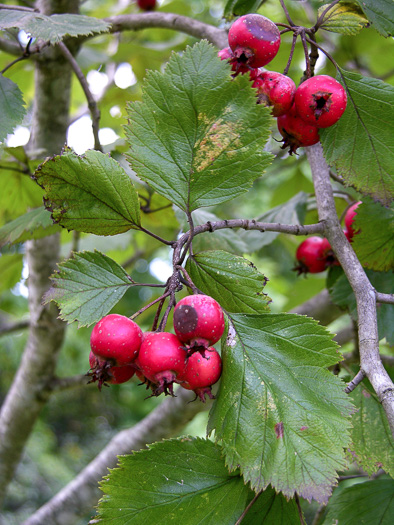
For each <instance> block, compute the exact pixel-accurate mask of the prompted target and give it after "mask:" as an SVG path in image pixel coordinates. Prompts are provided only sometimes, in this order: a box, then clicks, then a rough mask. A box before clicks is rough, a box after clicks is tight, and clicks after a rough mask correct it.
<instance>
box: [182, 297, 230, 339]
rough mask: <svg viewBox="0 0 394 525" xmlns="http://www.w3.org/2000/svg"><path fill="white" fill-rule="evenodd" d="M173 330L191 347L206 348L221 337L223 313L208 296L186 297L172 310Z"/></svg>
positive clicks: (216, 303)
mask: <svg viewBox="0 0 394 525" xmlns="http://www.w3.org/2000/svg"><path fill="white" fill-rule="evenodd" d="M174 330H175V333H176V335H177V336H178V338H179V340H180V341H182V342H184V343H187V344H189V345H190V346H191V347H202V348H208V347H209V346H211V345H213V344H215V343H216V342H217V341H219V339H220V338H221V337H222V335H223V332H224V315H223V311H222V309H221V308H220V305H219V303H218V302H217V301H215V299H213V298H212V297H210V296H209V295H202V294H196V295H188V296H187V297H184V298H183V299H181V300H180V301H179V303H178V304H177V305H176V307H175V309H174Z"/></svg>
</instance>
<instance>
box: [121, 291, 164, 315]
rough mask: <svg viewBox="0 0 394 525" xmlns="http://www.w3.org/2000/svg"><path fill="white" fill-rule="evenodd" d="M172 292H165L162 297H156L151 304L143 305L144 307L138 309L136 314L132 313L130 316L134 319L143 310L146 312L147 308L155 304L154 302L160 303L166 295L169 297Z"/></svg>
mask: <svg viewBox="0 0 394 525" xmlns="http://www.w3.org/2000/svg"><path fill="white" fill-rule="evenodd" d="M170 294H171V292H165V293H164V294H163V295H161V296H160V297H158V298H157V299H155V300H154V301H151V302H150V303H149V304H147V305H145V306H143V307H142V308H140V309H139V310H138V312H136V313H135V314H133V315H131V316H130V319H131V320H132V321H133V320H134V319H135V318H136V317H138V316H139V315H141V314H142V313H143V312H145V310H148V308H150V307H151V306H153V305H154V304H156V303H158V302H159V301H162V300H163V299H165V298H166V297H168V296H169V295H170Z"/></svg>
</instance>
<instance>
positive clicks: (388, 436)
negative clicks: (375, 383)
mask: <svg viewBox="0 0 394 525" xmlns="http://www.w3.org/2000/svg"><path fill="white" fill-rule="evenodd" d="M366 383H367V382H366V381H363V383H362V384H361V385H360V386H359V387H357V388H356V389H355V390H353V392H351V393H350V394H349V395H350V398H351V400H352V402H353V403H354V404H355V406H356V407H357V409H358V410H357V411H356V412H355V413H354V414H353V416H352V424H353V428H352V429H351V438H352V444H351V445H350V447H349V449H350V452H351V454H352V458H353V459H354V460H355V461H356V462H357V464H358V465H359V466H360V467H361V468H362V469H363V470H365V472H367V473H368V474H369V475H372V474H374V473H376V472H377V471H378V470H379V469H380V468H382V469H383V470H384V471H385V472H387V474H390V475H391V476H393V475H394V439H393V436H392V433H391V430H390V426H389V424H388V421H387V417H386V414H385V412H384V409H383V407H382V404H381V403H380V402H379V400H378V399H377V398H376V395H375V393H374V391H373V389H372V388H371V387H370V386H369V385H367V384H366Z"/></svg>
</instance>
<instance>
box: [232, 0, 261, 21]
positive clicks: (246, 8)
mask: <svg viewBox="0 0 394 525" xmlns="http://www.w3.org/2000/svg"><path fill="white" fill-rule="evenodd" d="M263 2H264V0H228V1H227V4H226V6H225V8H224V14H223V16H224V18H227V19H231V18H233V17H234V16H241V15H246V14H247V13H256V11H257V9H258V8H259V7H260V6H261V4H262V3H263Z"/></svg>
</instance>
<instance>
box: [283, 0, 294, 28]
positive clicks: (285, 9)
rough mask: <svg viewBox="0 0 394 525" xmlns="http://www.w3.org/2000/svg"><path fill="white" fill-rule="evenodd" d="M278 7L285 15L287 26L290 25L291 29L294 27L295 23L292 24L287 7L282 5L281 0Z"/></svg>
mask: <svg viewBox="0 0 394 525" xmlns="http://www.w3.org/2000/svg"><path fill="white" fill-rule="evenodd" d="M280 5H281V6H282V9H283V11H284V12H285V15H286V18H287V21H288V22H289V24H290V25H291V26H292V27H294V26H295V23H294V22H293V20H292V19H291V16H290V13H289V11H288V9H287V7H286V6H285V3H284V1H283V0H280Z"/></svg>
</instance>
